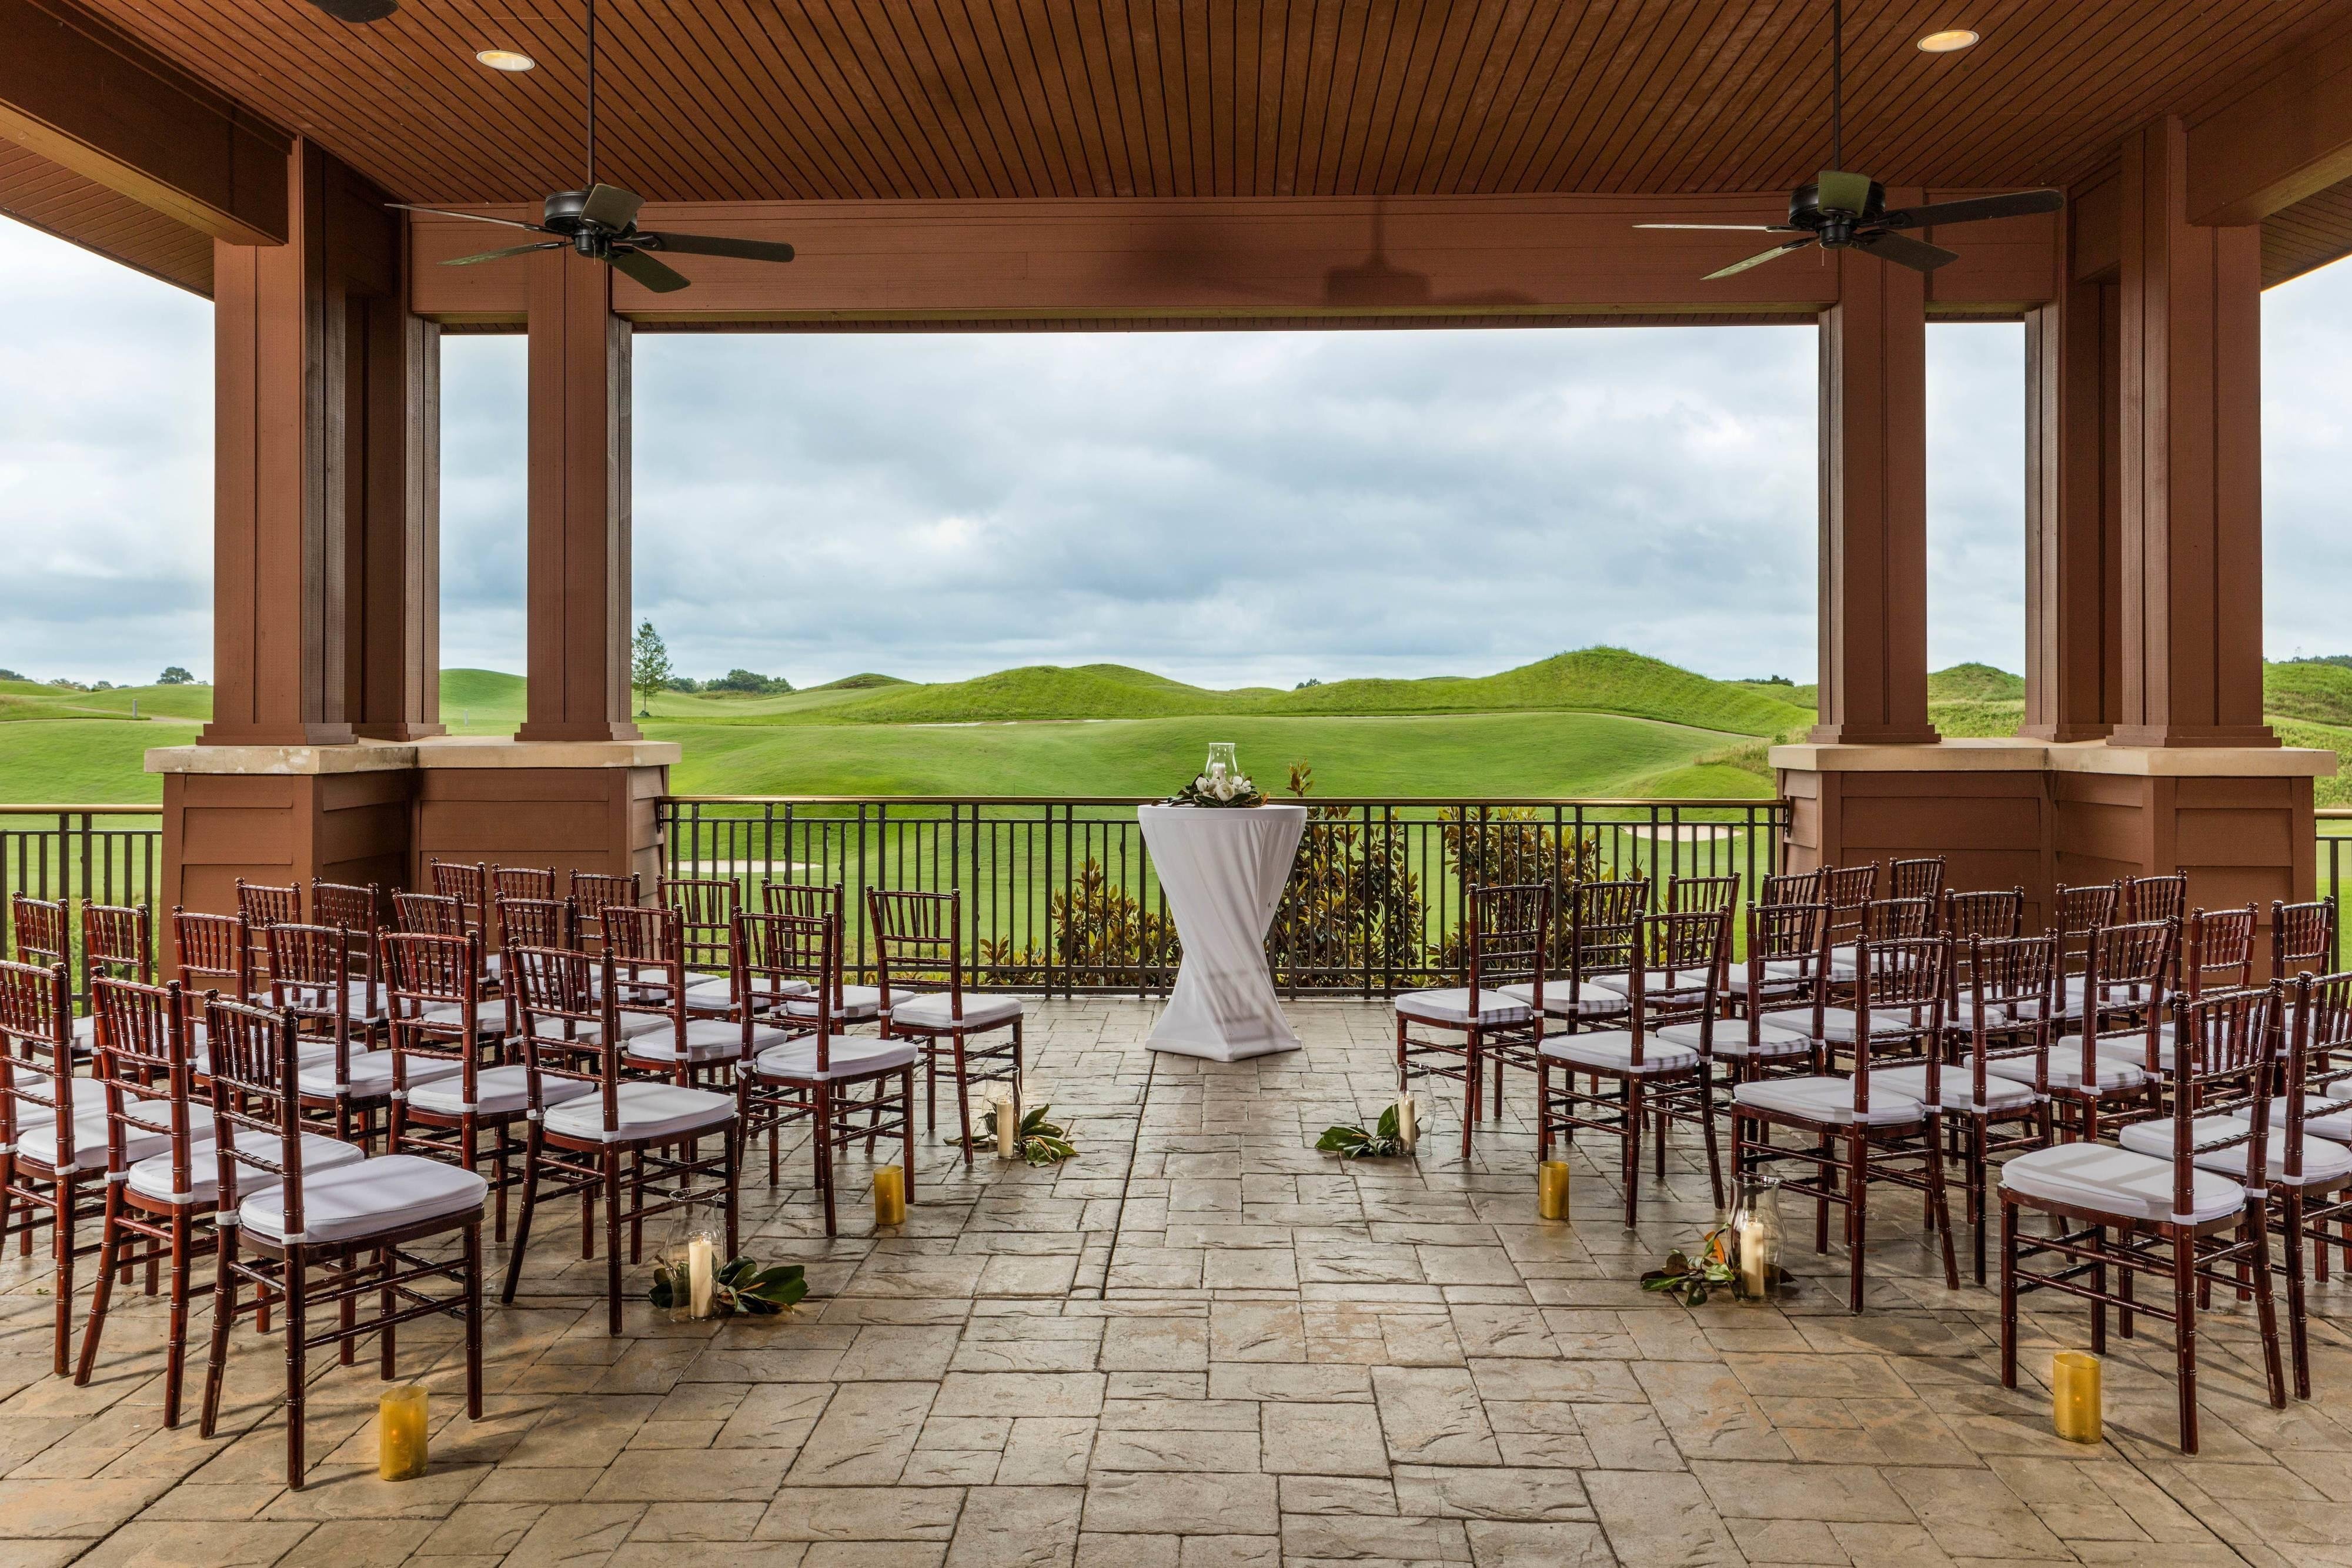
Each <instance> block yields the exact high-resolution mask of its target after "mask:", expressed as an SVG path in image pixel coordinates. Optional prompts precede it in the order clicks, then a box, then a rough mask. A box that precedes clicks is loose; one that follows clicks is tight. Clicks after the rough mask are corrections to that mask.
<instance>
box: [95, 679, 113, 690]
mask: <svg viewBox="0 0 2352 1568" xmlns="http://www.w3.org/2000/svg"><path fill="white" fill-rule="evenodd" d="M89 689H90V690H91V691H94V692H110V691H112V690H113V689H114V683H113V682H112V681H93V682H91V683H90V688H89Z"/></svg>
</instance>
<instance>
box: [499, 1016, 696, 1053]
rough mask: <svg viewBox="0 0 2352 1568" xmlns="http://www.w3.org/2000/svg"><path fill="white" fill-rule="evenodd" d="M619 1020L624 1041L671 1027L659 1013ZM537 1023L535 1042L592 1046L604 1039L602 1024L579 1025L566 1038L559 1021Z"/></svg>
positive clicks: (624, 1017) (626, 1017)
mask: <svg viewBox="0 0 2352 1568" xmlns="http://www.w3.org/2000/svg"><path fill="white" fill-rule="evenodd" d="M620 1019H621V1039H622V1040H624V1041H627V1040H635V1039H636V1038H637V1037H638V1036H639V1035H646V1034H652V1033H655V1032H656V1031H657V1030H666V1029H669V1028H671V1027H672V1026H671V1024H670V1021H669V1019H667V1017H666V1016H664V1015H662V1014H659V1013H632V1012H624V1013H622V1014H621V1015H620ZM537 1021H538V1023H539V1031H538V1033H537V1034H536V1035H534V1036H533V1037H532V1038H534V1039H537V1040H547V1041H551V1042H556V1043H562V1044H569V1045H578V1046H590V1045H594V1044H595V1043H596V1042H597V1041H599V1040H603V1039H604V1025H602V1024H593V1023H583V1024H581V1025H579V1026H578V1027H576V1028H574V1029H573V1030H572V1033H571V1034H570V1035H569V1036H568V1037H567V1036H566V1035H565V1034H564V1032H563V1025H562V1021H561V1020H559V1019H539V1020H537Z"/></svg>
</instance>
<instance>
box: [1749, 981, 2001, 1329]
mask: <svg viewBox="0 0 2352 1568" xmlns="http://www.w3.org/2000/svg"><path fill="white" fill-rule="evenodd" d="M1855 960H1856V961H1855V967H1854V977H1853V1006H1852V1007H1851V1008H1843V1007H1841V1008H1831V1007H1826V1006H1822V1005H1821V1004H1819V1003H1817V1004H1816V1011H1815V1015H1814V1016H1815V1018H1816V1019H1818V1020H1819V1021H1818V1023H1816V1024H1815V1025H1814V1026H1813V1027H1814V1028H1816V1029H1817V1030H1820V1032H1819V1033H1817V1034H1815V1035H1813V1036H1812V1039H1813V1042H1814V1044H1815V1045H1816V1046H1817V1047H1819V1048H1820V1049H1821V1051H1822V1054H1823V1055H1824V1056H1825V1057H1826V1058H1827V1059H1828V1060H1829V1061H1830V1062H1831V1066H1832V1072H1831V1073H1822V1074H1816V1075H1813V1076H1810V1077H1804V1078H1767V1079H1760V1080H1751V1081H1750V1082H1745V1083H1742V1084H1740V1085H1738V1087H1737V1088H1735V1089H1734V1090H1733V1091H1732V1092H1731V1151H1732V1155H1731V1157H1732V1169H1733V1170H1734V1171H1735V1172H1737V1173H1739V1174H1743V1175H1744V1174H1746V1173H1747V1172H1748V1171H1751V1170H1753V1169H1756V1168H1757V1167H1759V1166H1766V1165H1772V1164H1779V1163H1788V1164H1793V1165H1795V1166H1797V1167H1798V1168H1799V1169H1800V1171H1801V1172H1804V1173H1806V1174H1803V1175H1801V1176H1798V1177H1797V1178H1795V1179H1793V1180H1790V1181H1789V1182H1788V1183H1787V1187H1786V1190H1788V1191H1790V1192H1792V1193H1795V1194H1798V1195H1799V1196H1801V1197H1811V1198H1812V1199H1813V1202H1814V1219H1813V1249H1814V1250H1815V1251H1817V1252H1825V1251H1827V1250H1828V1249H1829V1211H1830V1207H1831V1205H1832V1204H1835V1205H1837V1206H1839V1207H1842V1208H1843V1210H1844V1212H1845V1244H1846V1253H1847V1267H1848V1281H1847V1287H1846V1290H1847V1306H1848V1308H1849V1309H1850V1310H1851V1311H1853V1312H1861V1311H1862V1303H1863V1262H1864V1254H1865V1252H1866V1249H1867V1246H1868V1236H1869V1197H1870V1187H1871V1184H1872V1183H1874V1182H1887V1183H1891V1184H1893V1185H1895V1186H1904V1187H1908V1188H1910V1189H1912V1190H1913V1191H1915V1192H1920V1193H1923V1194H1925V1195H1926V1197H1927V1205H1928V1216H1929V1224H1930V1225H1931V1226H1932V1228H1934V1229H1935V1230H1936V1232H1937V1238H1938V1239H1939V1240H1940V1241H1941V1243H1942V1246H1943V1257H1944V1282H1945V1284H1946V1285H1947V1286H1948V1287H1949V1288H1950V1289H1953V1290H1958V1289H1959V1284H1960V1276H1959V1266H1958V1261H1957V1260H1955V1258H1954V1257H1953V1253H1952V1220H1951V1208H1950V1205H1949V1203H1948V1201H1947V1198H1946V1194H1945V1185H1944V1138H1943V1123H1942V1117H1941V1112H1940V1110H1939V1108H1938V1105H1939V1101H1940V1098H1941V1095H1942V1073H1943V1071H1945V1069H1944V1066H1943V1060H1942V1058H1943V1052H1942V1050H1941V1045H1942V1039H1943V1031H1944V1004H1945V1001H1946V998H1948V995H1949V991H1950V987H1949V982H1948V979H1947V974H1948V970H1949V968H1950V966H1951V961H1952V946H1951V943H1950V942H1949V941H1948V939H1946V938H1944V937H1941V936H1909V937H1897V938H1895V939H1893V940H1891V941H1885V942H1874V941H1873V940H1871V939H1870V938H1869V937H1868V936H1864V937H1862V938H1861V939H1860V940H1859V942H1858V943H1857V944H1856V946H1855ZM1781 1016H1784V1017H1785V1016H1788V1015H1786V1014H1783V1015H1781ZM1840 1046H1843V1047H1845V1048H1846V1049H1847V1050H1849V1051H1851V1052H1852V1053H1853V1072H1852V1074H1851V1075H1849V1076H1843V1077H1840V1076H1834V1075H1833V1074H1834V1069H1835V1062H1836V1055H1837V1051H1838V1048H1839V1047H1840ZM1906 1059H1909V1060H1912V1061H1916V1062H1918V1063H1919V1064H1921V1065H1922V1066H1923V1067H1924V1071H1925V1082H1924V1084H1923V1087H1924V1088H1925V1090H1926V1097H1925V1098H1921V1097H1918V1096H1915V1095H1911V1094H1905V1093H1900V1092H1896V1091H1895V1089H1894V1088H1893V1087H1892V1086H1891V1085H1889V1084H1888V1083H1887V1082H1885V1078H1884V1076H1883V1068H1884V1067H1885V1066H1886V1065H1891V1064H1894V1063H1896V1062H1899V1061H1904V1060H1906ZM1775 1127H1780V1128H1786V1129H1788V1130H1789V1131H1790V1132H1792V1133H1795V1134H1797V1135H1798V1137H1799V1139H1800V1142H1799V1143H1798V1145H1795V1146H1793V1147H1791V1146H1788V1145H1776V1144H1774V1143H1773V1142H1772V1130H1773V1129H1774V1128H1775Z"/></svg>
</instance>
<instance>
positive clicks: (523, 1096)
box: [408, 1061, 596, 1116]
mask: <svg viewBox="0 0 2352 1568" xmlns="http://www.w3.org/2000/svg"><path fill="white" fill-rule="evenodd" d="M412 1065H413V1064H412ZM594 1092H596V1086H595V1085H594V1084H593V1083H583V1082H581V1081H580V1080H579V1079H577V1078H558V1077H556V1076H554V1075H553V1074H552V1073H551V1074H549V1075H548V1076H547V1078H546V1080H545V1082H543V1083H541V1086H540V1097H541V1099H542V1100H543V1101H545V1102H546V1103H548V1104H550V1105H561V1104H563V1103H566V1102H568V1101H572V1100H577V1099H579V1098H580V1097H581V1096H582V1095H583V1094H593V1093H594ZM408 1108H409V1109H410V1110H412V1111H424V1112H426V1113H430V1114H432V1115H436V1116H462V1115H464V1114H465V1113H466V1080H465V1076H464V1075H463V1074H462V1073H452V1074H451V1075H450V1076H448V1077H446V1078H442V1079H436V1080H435V1081H434V1082H431V1083H427V1084H424V1085H422V1086H412V1087H411V1088H410V1089H409V1091H408ZM528 1109H530V1069H529V1068H528V1067H525V1066H524V1065H523V1064H522V1063H521V1062H519V1061H516V1062H509V1063H508V1064H507V1065H506V1066H503V1067H485V1068H482V1069H480V1070H478V1071H476V1072H475V1074H474V1114H475V1115H477V1116H520V1114H522V1113H523V1112H525V1111H526V1110H528Z"/></svg>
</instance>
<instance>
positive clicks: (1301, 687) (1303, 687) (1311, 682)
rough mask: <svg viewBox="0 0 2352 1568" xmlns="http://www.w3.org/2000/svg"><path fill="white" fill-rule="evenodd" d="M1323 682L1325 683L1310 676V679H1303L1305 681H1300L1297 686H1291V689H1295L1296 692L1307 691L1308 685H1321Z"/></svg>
mask: <svg viewBox="0 0 2352 1568" xmlns="http://www.w3.org/2000/svg"><path fill="white" fill-rule="evenodd" d="M1322 684H1323V683H1322V682H1321V681H1318V680H1316V679H1314V678H1312V677H1311V676H1310V677H1309V678H1308V679H1307V680H1303V681H1301V682H1299V683H1298V684H1297V685H1295V686H1293V687H1291V688H1290V689H1291V690H1292V691H1294V692H1303V691H1305V690H1306V689H1307V687H1309V686H1319V685H1322Z"/></svg>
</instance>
